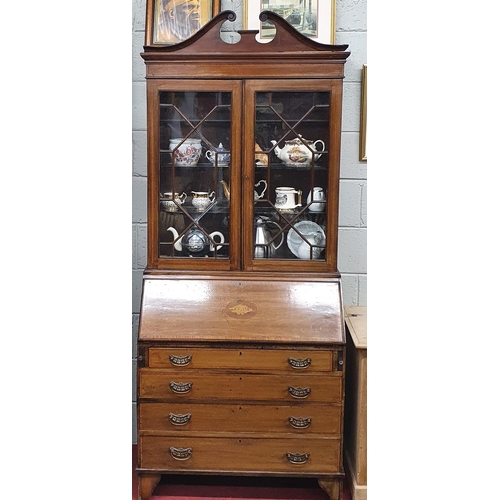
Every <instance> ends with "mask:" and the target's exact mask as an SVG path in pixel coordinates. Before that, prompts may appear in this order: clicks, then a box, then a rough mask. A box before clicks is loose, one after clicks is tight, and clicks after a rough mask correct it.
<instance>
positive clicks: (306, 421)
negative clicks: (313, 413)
mask: <svg viewBox="0 0 500 500" xmlns="http://www.w3.org/2000/svg"><path fill="white" fill-rule="evenodd" d="M288 422H290V425H291V426H292V427H294V428H295V429H307V428H308V427H309V426H310V425H311V419H310V418H309V417H308V418H302V417H290V418H289V419H288Z"/></svg>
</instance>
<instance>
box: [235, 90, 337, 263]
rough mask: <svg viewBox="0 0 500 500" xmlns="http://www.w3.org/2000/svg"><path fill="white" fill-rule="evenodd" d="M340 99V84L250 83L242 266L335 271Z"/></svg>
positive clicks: (246, 114)
mask: <svg viewBox="0 0 500 500" xmlns="http://www.w3.org/2000/svg"><path fill="white" fill-rule="evenodd" d="M341 102H342V81H341V80H291V81H290V80H286V81H285V80H283V81H279V80H278V81H276V80H273V81H268V80H253V81H252V80H249V81H246V82H245V103H244V130H245V140H244V144H245V146H244V161H243V207H244V216H243V227H244V239H243V266H244V268H245V269H247V270H272V271H275V270H277V269H279V270H282V271H318V272H321V271H323V272H327V271H336V268H337V258H336V255H337V251H336V249H337V228H338V220H337V209H338V189H339V165H340V127H341Z"/></svg>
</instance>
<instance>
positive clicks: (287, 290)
mask: <svg viewBox="0 0 500 500" xmlns="http://www.w3.org/2000/svg"><path fill="white" fill-rule="evenodd" d="M340 304H341V301H340V280H336V279H330V280H329V281H326V280H325V281H315V280H314V277H311V281H292V280H276V281H270V280H258V279H252V280H249V279H248V280H245V279H210V278H208V277H205V278H204V279H200V278H198V277H196V276H190V277H186V278H183V279H181V278H180V277H179V278H176V277H174V276H165V279H159V278H155V279H150V278H145V280H144V284H143V296H142V306H141V323H140V329H139V339H140V340H168V341H170V342H176V341H182V342H190V341H200V340H204V341H217V342H232V343H235V342H265V343H269V344H271V345H281V344H290V343H292V344H296V345H294V349H295V350H297V349H300V347H299V346H300V345H302V344H307V345H309V346H311V347H313V346H315V345H333V344H343V343H344V341H345V330H344V324H343V311H342V308H341V307H340Z"/></svg>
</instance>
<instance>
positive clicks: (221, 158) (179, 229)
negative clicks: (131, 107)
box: [158, 91, 231, 259]
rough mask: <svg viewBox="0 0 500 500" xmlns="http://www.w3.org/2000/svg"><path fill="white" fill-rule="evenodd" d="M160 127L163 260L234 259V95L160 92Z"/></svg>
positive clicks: (161, 251) (160, 215) (160, 204)
mask: <svg viewBox="0 0 500 500" xmlns="http://www.w3.org/2000/svg"><path fill="white" fill-rule="evenodd" d="M159 125H160V126H159V134H160V135H159V158H160V160H159V169H160V176H159V179H160V193H159V207H158V210H159V217H158V224H159V227H158V234H159V248H158V252H159V256H160V258H186V257H195V258H206V257H209V258H213V259H228V258H229V199H228V198H229V197H226V196H225V191H224V183H225V185H226V186H228V185H229V167H230V163H231V141H230V138H231V94H230V93H229V92H222V93H221V92H167V91H164V92H160V124H159ZM222 181H224V182H222Z"/></svg>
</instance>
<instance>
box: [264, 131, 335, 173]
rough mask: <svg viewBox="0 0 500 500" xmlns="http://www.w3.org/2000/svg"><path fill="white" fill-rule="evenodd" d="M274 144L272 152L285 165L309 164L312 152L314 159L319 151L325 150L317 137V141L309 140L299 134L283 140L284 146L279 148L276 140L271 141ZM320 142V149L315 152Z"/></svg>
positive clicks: (318, 154)
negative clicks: (293, 137)
mask: <svg viewBox="0 0 500 500" xmlns="http://www.w3.org/2000/svg"><path fill="white" fill-rule="evenodd" d="M271 144H272V145H273V146H274V153H275V154H276V156H277V157H278V158H279V159H280V160H281V161H282V162H283V163H285V164H286V165H292V166H304V167H308V166H309V165H311V162H312V159H313V154H314V160H315V161H316V160H317V159H318V158H319V157H320V156H321V153H322V152H323V151H324V150H325V143H324V142H323V141H322V140H320V139H318V140H317V141H309V140H307V139H304V138H303V137H302V136H301V135H300V134H299V136H298V137H296V138H295V139H292V140H291V141H285V146H284V147H283V148H280V147H279V146H278V143H277V142H276V141H271ZM317 144H321V145H322V146H323V147H322V149H321V150H320V151H319V152H317V151H318V150H317V149H316V145H317Z"/></svg>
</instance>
